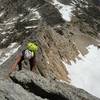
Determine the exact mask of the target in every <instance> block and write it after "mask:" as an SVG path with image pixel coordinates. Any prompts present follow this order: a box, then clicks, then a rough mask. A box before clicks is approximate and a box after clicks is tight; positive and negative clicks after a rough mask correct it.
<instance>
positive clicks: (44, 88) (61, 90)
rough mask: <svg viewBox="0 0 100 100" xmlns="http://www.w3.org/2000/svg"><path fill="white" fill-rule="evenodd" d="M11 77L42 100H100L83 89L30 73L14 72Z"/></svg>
mask: <svg viewBox="0 0 100 100" xmlns="http://www.w3.org/2000/svg"><path fill="white" fill-rule="evenodd" d="M10 77H11V79H12V80H13V81H14V82H15V83H17V84H20V85H21V86H22V87H23V88H25V89H26V90H28V91H29V92H31V93H34V94H35V95H37V96H40V97H41V98H47V99H49V100H56V99H57V100H83V99H84V100H99V99H98V98H96V97H93V96H92V95H90V94H89V93H87V92H85V91H84V90H82V89H77V88H75V87H73V86H71V85H68V84H66V83H61V82H59V81H55V80H50V79H45V78H43V77H42V76H40V75H37V74H35V73H32V72H30V71H26V70H22V71H20V72H14V73H12V74H11V76H10Z"/></svg>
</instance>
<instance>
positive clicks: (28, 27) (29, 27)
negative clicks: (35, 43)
mask: <svg viewBox="0 0 100 100" xmlns="http://www.w3.org/2000/svg"><path fill="white" fill-rule="evenodd" d="M31 28H37V26H27V27H25V29H31Z"/></svg>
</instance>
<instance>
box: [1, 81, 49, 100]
mask: <svg viewBox="0 0 100 100" xmlns="http://www.w3.org/2000/svg"><path fill="white" fill-rule="evenodd" d="M0 99H1V100H47V99H42V98H41V97H38V96H36V95H34V94H33V93H29V92H27V91H26V90H25V89H24V88H22V87H21V86H20V85H18V84H15V83H13V82H12V81H9V80H0Z"/></svg>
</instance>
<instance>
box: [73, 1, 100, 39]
mask: <svg viewBox="0 0 100 100" xmlns="http://www.w3.org/2000/svg"><path fill="white" fill-rule="evenodd" d="M72 2H73V5H74V6H75V11H74V13H75V19H73V21H74V25H78V28H79V29H80V31H81V32H83V33H85V34H89V35H91V36H97V37H98V35H99V33H100V17H99V16H100V1H99V0H84V1H80V0H72Z"/></svg>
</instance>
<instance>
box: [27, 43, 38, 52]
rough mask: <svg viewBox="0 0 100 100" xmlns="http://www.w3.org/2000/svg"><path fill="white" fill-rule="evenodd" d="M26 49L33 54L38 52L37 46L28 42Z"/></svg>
mask: <svg viewBox="0 0 100 100" xmlns="http://www.w3.org/2000/svg"><path fill="white" fill-rule="evenodd" d="M27 49H28V50H30V51H32V52H34V53H35V52H36V51H37V50H38V46H37V45H36V44H35V43H32V42H28V43H27Z"/></svg>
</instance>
